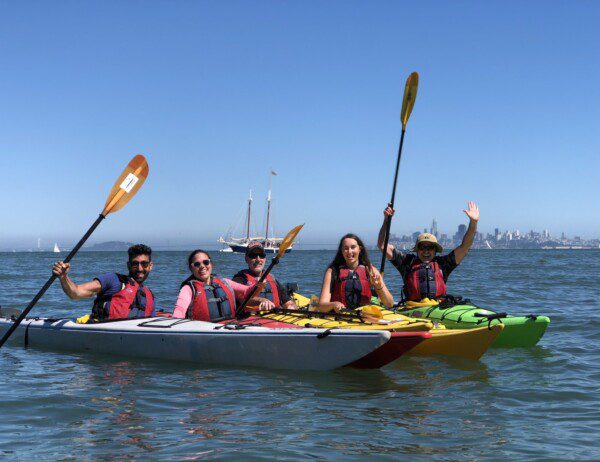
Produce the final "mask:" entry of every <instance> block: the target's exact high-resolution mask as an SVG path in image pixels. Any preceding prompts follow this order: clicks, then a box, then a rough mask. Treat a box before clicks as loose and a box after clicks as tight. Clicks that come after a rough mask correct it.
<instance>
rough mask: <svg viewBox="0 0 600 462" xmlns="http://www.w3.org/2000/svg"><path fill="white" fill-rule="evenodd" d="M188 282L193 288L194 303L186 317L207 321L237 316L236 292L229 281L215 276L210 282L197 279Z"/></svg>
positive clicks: (191, 304)
mask: <svg viewBox="0 0 600 462" xmlns="http://www.w3.org/2000/svg"><path fill="white" fill-rule="evenodd" d="M186 283H188V284H189V285H190V286H191V288H192V303H190V306H189V308H188V310H187V313H186V318H188V319H193V320H195V321H207V322H218V321H224V320H227V319H234V318H235V306H236V305H235V294H234V292H233V289H232V288H231V286H230V285H229V284H228V283H227V282H225V281H222V280H220V279H219V278H217V277H214V276H213V277H212V279H211V283H210V284H203V283H202V282H201V281H198V280H197V279H192V280H190V281H186ZM184 285H185V283H184Z"/></svg>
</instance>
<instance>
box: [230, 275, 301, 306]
mask: <svg viewBox="0 0 600 462" xmlns="http://www.w3.org/2000/svg"><path fill="white" fill-rule="evenodd" d="M245 271H247V270H241V271H238V272H237V273H236V275H235V276H233V278H231V279H232V281H234V282H239V283H240V284H244V285H246V286H249V285H250V283H249V282H248V279H246V276H244V272H245ZM273 279H274V280H275V285H276V286H277V292H279V302H280V303H281V306H283V305H285V304H286V303H287V302H289V301H290V300H291V298H290V296H289V295H288V293H287V290H285V287H283V285H282V284H281V283H280V282H279V281H278V280H277V279H275V278H273ZM256 281H257V282H258V278H256Z"/></svg>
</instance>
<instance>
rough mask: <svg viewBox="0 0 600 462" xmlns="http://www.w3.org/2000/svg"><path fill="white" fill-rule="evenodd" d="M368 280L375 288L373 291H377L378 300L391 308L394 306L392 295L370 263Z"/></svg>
mask: <svg viewBox="0 0 600 462" xmlns="http://www.w3.org/2000/svg"><path fill="white" fill-rule="evenodd" d="M369 282H370V283H371V285H372V286H373V287H374V288H375V292H376V293H377V297H378V298H379V300H381V303H383V304H384V305H385V306H386V307H388V308H392V307H393V306H394V297H393V296H392V294H391V293H390V291H389V289H388V288H387V286H386V285H385V282H384V280H383V278H382V277H381V273H380V272H379V270H378V269H377V268H375V267H374V266H372V265H371V269H370V270H369Z"/></svg>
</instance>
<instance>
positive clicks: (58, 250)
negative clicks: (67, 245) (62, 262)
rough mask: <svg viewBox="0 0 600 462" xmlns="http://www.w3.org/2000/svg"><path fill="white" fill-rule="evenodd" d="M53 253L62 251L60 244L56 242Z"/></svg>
mask: <svg viewBox="0 0 600 462" xmlns="http://www.w3.org/2000/svg"><path fill="white" fill-rule="evenodd" d="M53 252H54V253H60V249H59V248H58V244H57V243H56V242H55V243H54V250H53Z"/></svg>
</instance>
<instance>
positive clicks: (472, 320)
mask: <svg viewBox="0 0 600 462" xmlns="http://www.w3.org/2000/svg"><path fill="white" fill-rule="evenodd" d="M396 311H397V312H398V313H402V314H404V315H406V316H410V317H414V318H424V319H432V320H436V321H439V322H441V323H442V324H444V325H445V326H446V328H448V329H472V328H474V327H481V326H493V325H496V324H500V323H502V324H504V329H503V331H502V333H501V334H500V336H499V337H498V338H497V339H496V340H495V341H494V343H492V347H531V346H534V345H535V344H537V343H538V342H539V341H540V339H541V338H542V336H543V335H544V332H546V328H547V327H548V324H549V323H550V318H549V317H547V316H536V315H532V314H530V315H528V316H510V315H508V314H506V313H497V312H495V311H491V310H487V309H483V308H479V307H477V306H475V305H472V304H471V303H470V301H469V300H460V299H457V300H456V304H450V303H447V301H445V302H443V303H442V304H440V305H434V306H417V307H406V308H403V307H402V306H400V307H398V308H396Z"/></svg>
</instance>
